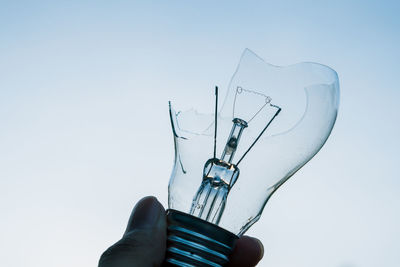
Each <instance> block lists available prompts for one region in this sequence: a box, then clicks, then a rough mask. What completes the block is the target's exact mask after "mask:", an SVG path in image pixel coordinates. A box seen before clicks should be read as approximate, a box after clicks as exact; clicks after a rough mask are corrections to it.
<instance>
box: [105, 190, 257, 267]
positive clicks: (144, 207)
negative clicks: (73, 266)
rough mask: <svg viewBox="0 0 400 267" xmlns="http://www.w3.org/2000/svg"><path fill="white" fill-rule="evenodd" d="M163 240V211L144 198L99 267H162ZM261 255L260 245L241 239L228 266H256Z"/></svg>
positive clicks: (151, 198) (164, 242) (164, 239)
mask: <svg viewBox="0 0 400 267" xmlns="http://www.w3.org/2000/svg"><path fill="white" fill-rule="evenodd" d="M166 240H167V223H166V214H165V210H164V208H163V206H162V205H161V204H160V203H159V202H158V201H157V199H156V198H155V197H145V198H143V199H142V200H140V201H139V202H138V203H137V204H136V206H135V208H134V209H133V211H132V214H131V217H130V218H129V222H128V226H127V228H126V231H125V233H124V235H123V237H122V239H121V240H119V241H118V242H117V243H115V244H114V245H112V246H111V247H110V248H108V249H107V250H106V251H105V252H104V253H103V255H101V257H100V261H99V267H133V266H138V267H147V266H161V264H162V262H163V260H164V256H165V250H166V243H167V241H166ZM263 252H264V250H263V245H262V244H261V242H260V241H259V240H258V239H256V238H253V237H248V236H242V237H241V238H240V239H239V240H238V241H237V243H236V247H235V249H234V251H233V253H232V255H231V257H230V262H229V265H228V266H230V267H233V266H240V267H250V266H255V265H256V264H257V263H258V262H259V261H260V260H261V258H262V257H263Z"/></svg>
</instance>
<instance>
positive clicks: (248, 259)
mask: <svg viewBox="0 0 400 267" xmlns="http://www.w3.org/2000/svg"><path fill="white" fill-rule="evenodd" d="M263 256H264V246H263V245H262V243H261V241H260V240H258V239H257V238H254V237H249V236H242V237H241V238H239V240H238V241H237V242H236V246H235V248H234V250H233V252H232V255H231V257H230V261H229V264H228V266H229V267H236V266H237V267H239V266H240V267H252V266H256V265H257V263H258V262H259V261H260V260H261V259H262V257H263Z"/></svg>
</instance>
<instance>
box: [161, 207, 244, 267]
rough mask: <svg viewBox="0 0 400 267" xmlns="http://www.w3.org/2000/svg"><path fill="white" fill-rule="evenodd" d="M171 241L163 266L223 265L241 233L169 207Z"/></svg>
mask: <svg viewBox="0 0 400 267" xmlns="http://www.w3.org/2000/svg"><path fill="white" fill-rule="evenodd" d="M167 222H168V241H167V253H166V256H165V260H164V264H163V266H181V267H192V266H201V267H203V266H204V267H222V266H225V265H226V264H227V263H228V262H229V255H230V254H231V252H232V250H233V248H234V246H235V243H236V240H237V239H238V237H237V236H236V235H235V234H233V233H231V232H229V231H227V230H225V229H222V228H221V227H219V226H217V225H214V224H211V223H209V222H207V221H204V220H201V219H199V218H197V217H194V216H192V215H189V214H186V213H183V212H180V211H177V210H171V209H170V210H168V211H167Z"/></svg>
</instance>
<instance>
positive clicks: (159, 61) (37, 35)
mask: <svg viewBox="0 0 400 267" xmlns="http://www.w3.org/2000/svg"><path fill="white" fill-rule="evenodd" d="M399 14H400V4H399V2H398V1H141V2H139V1H0V211H1V216H0V251H1V252H0V256H1V261H0V265H1V266H7V267H16V266H31V267H34V266H35V267H36V266H40V267H50V266H51V267H53V266H59V267H64V266H65V267H66V266H77V267H80V266H82V267H83V266H96V265H97V261H98V258H99V256H100V254H101V253H102V251H104V250H105V249H106V248H107V247H108V246H109V245H111V244H112V243H113V242H115V241H116V240H117V239H119V238H120V236H121V234H122V232H123V230H124V228H125V224H126V222H127V219H128V217H129V214H130V211H131V209H132V207H133V206H134V204H135V203H136V202H137V201H138V200H139V199H140V198H141V197H143V196H145V195H155V196H157V197H158V199H159V200H160V201H161V202H162V203H163V204H164V205H165V206H166V204H167V184H168V180H169V176H170V172H171V169H172V162H173V140H172V134H171V130H170V125H169V118H168V105H167V101H168V100H173V101H175V102H176V103H188V102H190V101H192V99H196V101H199V100H201V101H203V102H204V103H205V104H204V109H205V110H210V109H212V102H209V100H210V99H211V96H210V93H211V92H212V90H213V86H214V85H215V84H217V85H219V86H220V87H221V88H226V87H227V85H228V82H229V79H230V78H231V76H232V74H233V72H234V70H235V68H236V66H237V63H238V61H239V58H240V55H241V53H242V51H243V50H244V49H245V48H246V47H248V48H250V49H252V50H253V51H255V52H256V53H257V54H258V55H260V56H261V57H263V58H264V59H265V60H266V61H267V62H270V63H272V64H275V65H287V64H292V63H297V62H300V61H314V62H319V63H322V64H325V65H328V66H330V67H332V68H333V69H335V70H336V71H337V73H338V75H339V78H340V85H341V88H340V89H341V103H340V109H339V116H338V119H337V123H336V126H335V128H334V129H333V132H332V135H331V137H330V139H328V142H327V143H326V145H325V146H324V148H323V149H322V150H321V152H320V153H319V154H318V155H317V156H316V157H315V158H314V159H313V160H312V161H311V162H310V163H309V164H307V165H306V166H305V167H304V168H303V169H301V170H300V171H299V172H298V173H297V174H296V175H295V176H294V177H292V178H291V180H289V181H288V182H287V183H286V184H285V185H284V186H282V187H281V188H280V189H279V190H278V191H277V193H276V194H275V195H274V196H273V197H272V198H271V200H270V202H269V203H268V204H267V207H266V208H265V211H264V213H263V216H262V217H261V219H260V221H259V222H258V223H257V224H255V225H254V226H253V227H252V228H251V229H250V231H249V232H248V234H250V235H254V236H257V237H258V238H260V239H261V240H262V241H263V243H264V245H265V256H264V260H263V261H262V262H261V263H260V264H259V266H265V267H317V266H318V267H320V266H324V267H376V266H385V267H397V266H399V265H400V253H399V251H400V227H399V225H400V181H399V179H398V178H399V174H398V173H397V168H398V167H399V166H400V161H399V155H398V151H399V148H400V141H399V140H400V138H399V137H400V126H399V118H400V111H399V99H400V91H399V85H398V84H399V82H398V77H399V76H400V71H399V70H400V68H399V65H398V64H399V62H400V52H399V47H400V17H399Z"/></svg>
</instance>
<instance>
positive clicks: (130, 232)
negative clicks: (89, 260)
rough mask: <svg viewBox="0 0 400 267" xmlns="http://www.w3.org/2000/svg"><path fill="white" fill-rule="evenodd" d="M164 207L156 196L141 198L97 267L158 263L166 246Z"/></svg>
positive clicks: (128, 266) (152, 264) (153, 264)
mask: <svg viewBox="0 0 400 267" xmlns="http://www.w3.org/2000/svg"><path fill="white" fill-rule="evenodd" d="M166 229H167V226H166V220H165V210H164V208H163V206H162V205H161V204H160V203H159V202H158V201H157V199H156V198H155V197H145V198H143V199H142V200H140V201H139V202H138V203H137V204H136V206H135V208H134V209H133V211H132V214H131V217H130V219H129V222H128V226H127V228H126V231H125V233H124V236H123V237H122V239H121V240H119V241H118V242H117V243H115V244H114V245H112V246H111V247H110V248H108V249H107V250H106V251H105V252H104V253H103V255H102V256H101V257H100V261H99V267H131V266H143V267H146V266H159V265H161V263H162V261H163V259H164V254H165V246H166V232H167V230H166Z"/></svg>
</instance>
